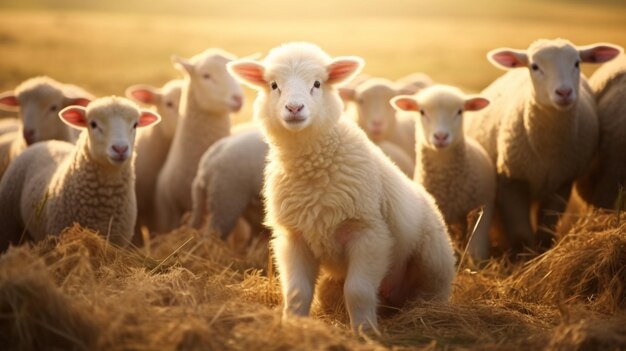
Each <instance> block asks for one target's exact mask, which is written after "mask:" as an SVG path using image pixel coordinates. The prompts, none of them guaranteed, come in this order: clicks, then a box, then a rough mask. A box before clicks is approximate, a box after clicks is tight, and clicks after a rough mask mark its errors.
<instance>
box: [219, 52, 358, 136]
mask: <svg viewBox="0 0 626 351" xmlns="http://www.w3.org/2000/svg"><path fill="white" fill-rule="evenodd" d="M362 66H363V60H362V59H360V58H358V57H337V58H331V57H330V56H329V55H328V54H326V53H325V52H324V51H322V49H320V48H319V47H317V46H316V45H313V44H309V43H289V44H284V45H282V46H280V47H277V48H275V49H273V50H272V51H270V53H269V54H268V55H267V57H266V58H265V59H264V60H263V61H262V62H259V61H254V60H238V61H235V62H231V63H229V64H228V69H229V70H230V72H232V73H233V75H234V76H235V77H237V79H239V80H240V81H242V82H243V83H245V84H247V85H249V86H250V87H252V88H254V89H257V90H258V92H259V95H258V97H257V99H256V102H255V113H256V117H257V118H258V119H260V121H261V123H262V125H263V127H264V128H265V129H266V130H267V131H270V133H272V132H281V131H288V132H299V131H302V130H305V129H311V130H313V129H315V130H323V129H325V128H328V127H329V126H330V125H332V124H334V123H336V121H337V120H338V119H339V117H340V116H341V111H342V103H341V99H340V97H339V93H338V92H337V90H336V89H335V86H336V85H337V84H339V83H343V82H345V81H347V80H349V79H351V78H352V77H353V76H354V75H356V74H358V73H359V71H360V70H361V68H362Z"/></svg>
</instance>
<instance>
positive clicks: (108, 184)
mask: <svg viewBox="0 0 626 351" xmlns="http://www.w3.org/2000/svg"><path fill="white" fill-rule="evenodd" d="M59 116H60V117H61V119H62V120H63V121H64V122H65V123H67V124H68V125H70V126H72V127H74V128H79V129H82V130H83V132H82V133H81V134H80V136H79V139H78V141H77V143H76V145H73V144H70V143H68V142H63V141H56V140H52V141H47V142H41V143H37V144H35V145H33V146H31V147H29V148H27V149H26V150H25V151H24V152H23V153H22V154H20V156H18V157H17V158H16V159H15V160H14V162H12V163H11V165H10V166H9V169H8V170H7V173H6V174H5V177H4V178H2V181H0V227H1V228H3V231H2V235H1V236H0V249H2V250H5V249H6V248H7V247H8V245H9V244H17V243H18V242H19V241H20V237H21V235H22V233H23V232H24V231H26V232H27V233H28V234H29V235H30V237H31V238H32V239H34V240H35V241H39V240H42V239H43V238H44V237H45V236H46V235H56V234H59V233H60V232H61V231H62V230H63V229H64V228H67V227H69V226H71V225H72V224H73V223H75V222H78V223H79V224H80V225H82V226H84V227H87V228H91V229H93V230H96V231H98V232H100V233H101V234H102V235H105V236H106V237H107V238H109V240H110V241H111V242H112V243H114V244H117V245H120V246H125V245H126V244H127V242H128V240H129V239H130V238H131V236H132V234H133V228H134V226H135V218H136V215H137V207H136V206H137V205H136V199H135V189H134V188H135V179H134V170H133V162H132V160H131V159H132V156H133V144H134V141H135V132H136V128H141V127H146V126H149V125H152V124H154V123H157V122H158V121H159V120H160V117H159V115H158V114H156V113H154V112H150V111H147V110H140V109H139V108H138V107H137V105H135V104H134V103H132V102H131V101H129V100H126V99H124V98H118V97H107V98H101V99H97V100H94V101H93V103H91V104H89V106H88V107H87V108H84V107H82V106H69V107H66V108H64V109H63V110H61V112H59Z"/></svg>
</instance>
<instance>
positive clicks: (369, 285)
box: [343, 228, 392, 332]
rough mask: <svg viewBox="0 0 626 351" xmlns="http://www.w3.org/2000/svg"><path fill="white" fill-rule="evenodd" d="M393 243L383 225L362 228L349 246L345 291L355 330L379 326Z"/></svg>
mask: <svg viewBox="0 0 626 351" xmlns="http://www.w3.org/2000/svg"><path fill="white" fill-rule="evenodd" d="M391 245H392V242H391V236H390V234H389V232H388V230H387V229H382V228H380V229H378V230H374V229H369V228H364V229H359V230H358V233H356V235H353V239H352V240H351V241H350V242H349V243H347V245H346V251H347V256H348V271H347V274H346V281H345V283H344V288H343V291H344V296H345V299H346V309H347V310H348V314H349V315H350V325H351V326H352V330H353V331H354V332H357V331H359V329H365V330H368V329H376V328H377V326H378V323H377V320H376V307H377V302H378V289H379V287H380V284H381V281H382V280H383V278H384V277H385V274H386V273H387V270H388V269H389V261H390V258H391V257H390V255H391Z"/></svg>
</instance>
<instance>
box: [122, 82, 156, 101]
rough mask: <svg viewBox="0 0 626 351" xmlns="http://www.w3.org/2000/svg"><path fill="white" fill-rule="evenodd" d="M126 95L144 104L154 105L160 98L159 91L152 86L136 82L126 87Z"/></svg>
mask: <svg viewBox="0 0 626 351" xmlns="http://www.w3.org/2000/svg"><path fill="white" fill-rule="evenodd" d="M126 97H127V98H129V99H131V100H135V101H137V102H140V103H143V104H146V105H156V104H158V103H159V101H160V100H161V92H160V91H159V89H157V88H154V87H152V86H149V85H145V84H137V85H133V86H130V87H128V88H127V89H126Z"/></svg>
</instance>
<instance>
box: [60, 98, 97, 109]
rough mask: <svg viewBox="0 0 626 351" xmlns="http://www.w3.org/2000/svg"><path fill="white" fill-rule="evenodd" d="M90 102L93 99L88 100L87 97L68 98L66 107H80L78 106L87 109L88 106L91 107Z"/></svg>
mask: <svg viewBox="0 0 626 351" xmlns="http://www.w3.org/2000/svg"><path fill="white" fill-rule="evenodd" d="M90 102H91V99H89V98H86V97H74V98H66V105H68V106H72V105H78V106H83V107H87V105H89V103H90Z"/></svg>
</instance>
